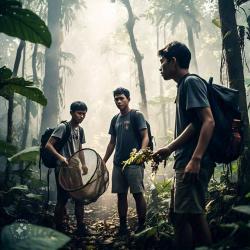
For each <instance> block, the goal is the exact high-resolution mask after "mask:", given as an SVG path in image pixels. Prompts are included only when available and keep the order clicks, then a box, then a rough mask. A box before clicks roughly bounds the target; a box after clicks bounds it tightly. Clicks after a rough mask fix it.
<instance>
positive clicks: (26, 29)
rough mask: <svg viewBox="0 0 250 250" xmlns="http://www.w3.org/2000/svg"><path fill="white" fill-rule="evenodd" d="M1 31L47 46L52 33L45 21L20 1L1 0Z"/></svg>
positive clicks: (49, 43)
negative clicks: (23, 6)
mask: <svg viewBox="0 0 250 250" xmlns="http://www.w3.org/2000/svg"><path fill="white" fill-rule="evenodd" d="M0 32H3V33H5V34H7V35H9V36H14V37H18V38H20V39H21V40H27V41H30V42H33V43H40V44H43V45H45V46H46V47H50V45H51V34H50V32H49V30H48V28H47V26H46V25H45V23H44V21H43V20H42V19H41V18H40V17H39V16H38V15H36V14H35V13H34V12H32V11H31V10H28V9H23V8H22V4H21V2H19V1H9V0H0Z"/></svg>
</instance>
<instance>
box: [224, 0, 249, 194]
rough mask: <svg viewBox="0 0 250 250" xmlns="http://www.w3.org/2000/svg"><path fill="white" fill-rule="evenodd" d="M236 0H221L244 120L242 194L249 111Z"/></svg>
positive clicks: (232, 72) (230, 72)
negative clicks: (236, 15) (236, 16)
mask: <svg viewBox="0 0 250 250" xmlns="http://www.w3.org/2000/svg"><path fill="white" fill-rule="evenodd" d="M235 12H236V10H235V6H234V0H219V13H220V20H221V32H222V44H223V49H224V51H225V55H226V63H227V71H228V77H229V84H230V87H232V88H234V89H237V90H239V94H240V96H239V105H240V110H241V112H242V118H243V122H244V135H245V138H244V139H245V141H244V145H245V152H244V154H243V156H242V157H241V158H240V164H239V170H238V184H239V191H240V193H241V194H244V193H246V192H249V191H250V168H249V166H248V165H249V162H250V152H249V149H248V147H249V120H248V112H247V101H246V89H245V84H244V73H243V63H242V56H241V49H240V44H239V36H238V31H237V23H236V18H235Z"/></svg>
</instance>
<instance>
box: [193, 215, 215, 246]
mask: <svg viewBox="0 0 250 250" xmlns="http://www.w3.org/2000/svg"><path fill="white" fill-rule="evenodd" d="M190 224H191V227H192V230H193V235H194V239H195V243H196V246H210V245H211V244H212V236H211V232H210V229H209V227H208V223H207V220H206V218H205V216H204V215H203V214H192V215H191V216H190Z"/></svg>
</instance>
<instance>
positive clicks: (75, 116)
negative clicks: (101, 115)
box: [70, 111, 87, 124]
mask: <svg viewBox="0 0 250 250" xmlns="http://www.w3.org/2000/svg"><path fill="white" fill-rule="evenodd" d="M70 113H71V116H72V120H73V121H74V122H75V123H77V124H80V123H81V122H82V121H83V120H84V118H85V116H86V113H87V111H75V112H72V111H71V112H70Z"/></svg>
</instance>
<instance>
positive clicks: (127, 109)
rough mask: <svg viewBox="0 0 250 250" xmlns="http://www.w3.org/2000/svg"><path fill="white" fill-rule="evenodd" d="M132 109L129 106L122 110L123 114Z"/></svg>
mask: <svg viewBox="0 0 250 250" xmlns="http://www.w3.org/2000/svg"><path fill="white" fill-rule="evenodd" d="M129 111H130V108H129V107H127V108H125V109H124V110H120V113H121V115H126V114H127V113H128V112H129Z"/></svg>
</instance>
